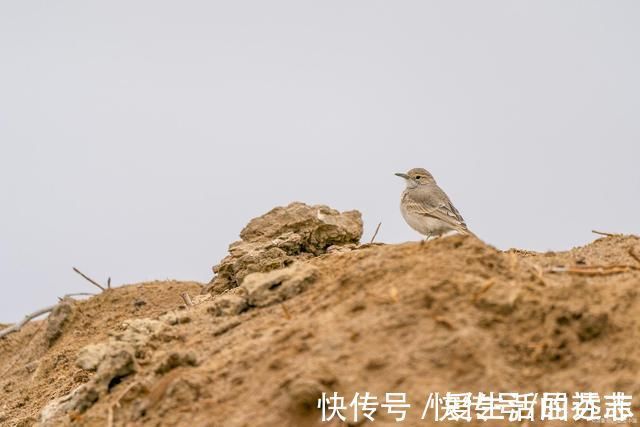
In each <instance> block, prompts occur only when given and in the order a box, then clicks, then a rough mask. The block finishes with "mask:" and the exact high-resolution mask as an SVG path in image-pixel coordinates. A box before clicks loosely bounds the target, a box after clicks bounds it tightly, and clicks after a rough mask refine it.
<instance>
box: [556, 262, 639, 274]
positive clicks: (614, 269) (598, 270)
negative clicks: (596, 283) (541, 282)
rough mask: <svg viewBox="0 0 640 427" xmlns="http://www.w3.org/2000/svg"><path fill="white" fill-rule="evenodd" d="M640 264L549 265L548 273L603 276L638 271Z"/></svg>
mask: <svg viewBox="0 0 640 427" xmlns="http://www.w3.org/2000/svg"><path fill="white" fill-rule="evenodd" d="M638 270H640V266H636V265H594V266H590V265H587V266H574V267H551V268H550V269H548V270H547V271H548V272H549V273H569V274H582V275H586V276H603V275H608V274H619V273H628V272H630V271H638Z"/></svg>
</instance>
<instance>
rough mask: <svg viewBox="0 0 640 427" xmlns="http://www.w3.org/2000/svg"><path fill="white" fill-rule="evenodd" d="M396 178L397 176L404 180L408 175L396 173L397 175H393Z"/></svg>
mask: <svg viewBox="0 0 640 427" xmlns="http://www.w3.org/2000/svg"><path fill="white" fill-rule="evenodd" d="M395 175H396V176H399V177H400V178H404V179H409V175H407V174H406V173H400V172H398V173H397V174H395Z"/></svg>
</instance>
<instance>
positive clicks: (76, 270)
mask: <svg viewBox="0 0 640 427" xmlns="http://www.w3.org/2000/svg"><path fill="white" fill-rule="evenodd" d="M73 271H75V272H76V273H78V274H79V275H81V276H82V277H84V278H85V279H86V280H88V281H89V283H91V284H92V285H94V286H97V287H99V288H100V290H101V291H104V290H105V289H104V287H103V286H102V285H101V284H99V283H98V282H96V281H95V280H93V279H92V278H91V277H89V276H87V275H86V274H84V273H83V272H82V271H80V270H78V269H77V268H75V267H73Z"/></svg>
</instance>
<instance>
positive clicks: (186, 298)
mask: <svg viewBox="0 0 640 427" xmlns="http://www.w3.org/2000/svg"><path fill="white" fill-rule="evenodd" d="M180 296H181V297H182V300H183V301H184V304H185V305H186V306H187V307H191V306H192V305H193V301H192V300H191V297H190V296H189V293H188V292H183V293H181V294H180Z"/></svg>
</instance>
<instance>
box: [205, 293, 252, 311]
mask: <svg viewBox="0 0 640 427" xmlns="http://www.w3.org/2000/svg"><path fill="white" fill-rule="evenodd" d="M246 308H247V298H246V297H245V296H244V295H238V294H224V295H220V296H217V297H216V298H215V300H213V302H212V303H211V305H210V306H209V307H207V312H209V313H211V314H213V315H214V316H235V315H237V314H240V313H242V312H243V311H244V310H246Z"/></svg>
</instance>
